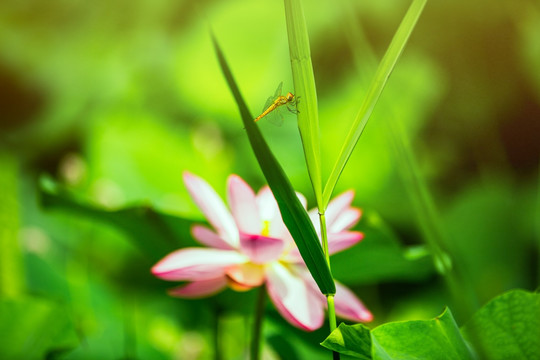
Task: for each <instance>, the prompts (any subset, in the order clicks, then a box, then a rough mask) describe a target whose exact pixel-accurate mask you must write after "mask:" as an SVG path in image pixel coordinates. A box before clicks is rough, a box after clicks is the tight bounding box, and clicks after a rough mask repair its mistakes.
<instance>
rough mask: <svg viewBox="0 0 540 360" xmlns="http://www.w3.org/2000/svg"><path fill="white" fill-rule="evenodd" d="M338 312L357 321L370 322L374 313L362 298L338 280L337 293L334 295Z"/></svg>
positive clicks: (343, 316) (341, 315)
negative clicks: (363, 302)
mask: <svg viewBox="0 0 540 360" xmlns="http://www.w3.org/2000/svg"><path fill="white" fill-rule="evenodd" d="M334 303H335V306H336V314H337V315H338V316H340V317H342V318H344V319H347V320H351V321H355V322H360V321H361V322H368V321H371V320H373V315H372V314H371V313H370V312H369V310H368V309H367V308H366V307H365V306H364V304H362V302H361V301H360V299H358V298H357V297H356V295H355V294H354V293H353V292H352V291H351V290H350V289H349V288H347V287H346V286H344V285H343V284H340V283H338V282H337V281H336V295H335V297H334Z"/></svg>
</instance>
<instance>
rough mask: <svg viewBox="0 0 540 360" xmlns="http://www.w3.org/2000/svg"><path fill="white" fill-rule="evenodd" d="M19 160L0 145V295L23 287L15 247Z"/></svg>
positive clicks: (20, 263) (12, 294)
mask: <svg viewBox="0 0 540 360" xmlns="http://www.w3.org/2000/svg"><path fill="white" fill-rule="evenodd" d="M18 185H19V159H17V158H16V157H15V156H14V154H13V153H11V152H8V151H6V150H4V149H1V148H0V189H1V190H0V229H1V230H0V296H1V295H8V296H15V295H17V294H19V293H21V291H22V290H23V289H24V280H23V278H24V270H23V265H22V255H21V250H20V248H19V238H18V233H19V226H20V224H19V187H18Z"/></svg>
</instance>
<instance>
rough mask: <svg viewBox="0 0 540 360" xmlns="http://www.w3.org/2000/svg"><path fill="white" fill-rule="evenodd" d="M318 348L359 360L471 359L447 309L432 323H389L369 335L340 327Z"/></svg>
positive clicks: (355, 328)
mask: <svg viewBox="0 0 540 360" xmlns="http://www.w3.org/2000/svg"><path fill="white" fill-rule="evenodd" d="M370 336H371V337H370ZM369 337H370V338H369ZM322 345H323V346H326V347H328V348H329V349H332V350H334V351H339V352H342V353H344V354H348V355H354V356H356V357H359V358H362V359H373V360H379V359H380V360H413V359H414V360H418V359H426V360H428V359H447V360H453V359H455V360H466V359H474V355H473V354H472V352H471V350H470V349H469V347H468V346H467V343H466V342H465V340H464V339H463V337H462V335H461V333H460V332H459V328H458V327H457V324H456V322H455V320H454V318H453V316H452V313H451V312H450V310H449V309H446V310H445V311H444V312H443V313H442V314H441V315H440V316H438V317H436V318H435V319H432V320H413V321H399V322H391V323H387V324H384V325H381V326H378V327H376V328H375V329H373V330H371V332H369V329H367V328H366V327H364V326H363V325H353V326H349V325H343V324H342V325H340V326H339V328H338V329H336V330H334V331H333V332H332V334H330V336H329V337H328V338H327V339H326V340H325V341H324V342H323V344H322ZM441 356H442V357H441Z"/></svg>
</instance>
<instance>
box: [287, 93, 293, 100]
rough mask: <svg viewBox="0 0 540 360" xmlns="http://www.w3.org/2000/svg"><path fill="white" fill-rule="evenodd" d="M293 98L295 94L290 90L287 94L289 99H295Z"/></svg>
mask: <svg viewBox="0 0 540 360" xmlns="http://www.w3.org/2000/svg"><path fill="white" fill-rule="evenodd" d="M293 100H294V95H293V94H292V93H291V92H289V93H288V94H287V101H293Z"/></svg>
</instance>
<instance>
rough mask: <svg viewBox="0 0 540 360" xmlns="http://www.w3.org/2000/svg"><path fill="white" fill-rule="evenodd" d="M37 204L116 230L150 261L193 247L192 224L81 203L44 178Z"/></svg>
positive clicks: (144, 210)
mask: <svg viewBox="0 0 540 360" xmlns="http://www.w3.org/2000/svg"><path fill="white" fill-rule="evenodd" d="M41 201H42V205H43V206H44V207H45V208H46V209H58V210H63V211H67V212H69V213H75V214H78V215H79V216H83V217H87V218H89V219H94V220H98V221H102V222H104V223H108V224H111V225H113V226H116V227H118V228H120V229H121V230H123V231H125V232H126V233H127V234H128V237H129V239H130V240H132V241H133V242H134V244H135V245H136V246H137V247H138V248H139V249H141V250H142V251H143V252H144V254H146V255H147V256H148V257H150V258H151V259H152V260H154V261H157V260H159V259H161V258H162V257H163V256H165V255H166V254H168V253H169V252H171V251H173V250H176V249H178V248H179V247H186V246H192V245H196V244H195V242H194V241H193V239H192V236H191V233H190V229H191V225H192V224H193V221H192V220H187V219H183V218H180V217H177V216H173V215H168V214H164V213H161V212H158V211H156V210H154V209H152V208H151V207H150V206H147V205H141V206H133V207H129V208H124V209H119V210H108V209H105V208H102V207H99V206H95V205H91V204H89V203H85V202H83V201H82V200H81V199H78V198H77V197H76V196H74V195H72V194H69V193H68V192H67V191H66V190H65V189H62V188H60V187H59V186H58V185H57V184H56V183H54V181H52V180H51V179H50V178H47V177H42V178H41Z"/></svg>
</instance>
